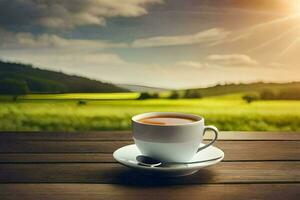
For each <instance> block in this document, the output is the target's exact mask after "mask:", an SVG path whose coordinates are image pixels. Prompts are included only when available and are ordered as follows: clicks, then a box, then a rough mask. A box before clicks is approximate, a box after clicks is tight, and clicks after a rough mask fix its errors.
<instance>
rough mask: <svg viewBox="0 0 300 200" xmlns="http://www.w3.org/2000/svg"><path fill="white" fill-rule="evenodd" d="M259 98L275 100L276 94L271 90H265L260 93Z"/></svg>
mask: <svg viewBox="0 0 300 200" xmlns="http://www.w3.org/2000/svg"><path fill="white" fill-rule="evenodd" d="M260 98H261V99H263V100H272V99H276V94H275V92H274V91H273V90H270V89H265V90H263V91H262V92H261V93H260Z"/></svg>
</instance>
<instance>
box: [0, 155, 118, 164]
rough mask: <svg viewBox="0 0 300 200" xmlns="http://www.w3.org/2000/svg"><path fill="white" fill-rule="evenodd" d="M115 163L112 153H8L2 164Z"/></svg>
mask: <svg viewBox="0 0 300 200" xmlns="http://www.w3.org/2000/svg"><path fill="white" fill-rule="evenodd" d="M78 162H79V163H102V162H104V163H107V162H109V163H114V162H116V161H115V160H114V158H113V156H112V154H110V153H46V154H45V153H8V154H0V163H78Z"/></svg>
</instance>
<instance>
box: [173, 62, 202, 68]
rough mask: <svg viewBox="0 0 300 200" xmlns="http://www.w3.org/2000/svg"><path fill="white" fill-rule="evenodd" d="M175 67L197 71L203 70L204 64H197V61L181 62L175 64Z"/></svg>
mask: <svg viewBox="0 0 300 200" xmlns="http://www.w3.org/2000/svg"><path fill="white" fill-rule="evenodd" d="M175 66H177V67H183V68H184V67H189V68H196V69H201V68H203V67H204V66H203V64H202V63H200V62H195V61H179V62H176V63H175Z"/></svg>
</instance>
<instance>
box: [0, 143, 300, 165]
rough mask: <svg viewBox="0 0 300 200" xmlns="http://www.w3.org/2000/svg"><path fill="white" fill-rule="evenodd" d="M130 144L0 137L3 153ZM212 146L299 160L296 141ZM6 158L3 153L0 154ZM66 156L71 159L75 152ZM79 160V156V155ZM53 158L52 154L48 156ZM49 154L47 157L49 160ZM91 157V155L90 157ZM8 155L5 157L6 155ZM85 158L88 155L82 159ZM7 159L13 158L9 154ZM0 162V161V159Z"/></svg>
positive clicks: (231, 153) (230, 153)
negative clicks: (4, 138) (22, 139)
mask: <svg viewBox="0 0 300 200" xmlns="http://www.w3.org/2000/svg"><path fill="white" fill-rule="evenodd" d="M127 144H130V142H127V141H116V142H102V141H94V142H92V141H84V142H80V141H5V142H4V141H1V142H0V152H1V154H3V153H5V154H7V153H22V154H24V153H50V154H51V153H64V154H67V153H71V154H74V153H78V154H79V153H109V154H111V153H112V152H113V151H115V150H116V149H118V148H120V147H122V146H125V145H127ZM216 146H217V147H219V148H221V149H222V150H223V151H224V152H225V157H226V160H300V141H256V142H252V141H218V142H217V143H216ZM1 154H0V158H1V156H2V158H3V159H4V160H7V158H5V157H7V155H4V157H3V155H1ZM65 157H66V159H69V160H70V159H75V160H76V158H75V157H76V156H75V157H72V155H70V158H68V156H65ZM80 157H81V158H79V159H80V160H82V158H83V156H80ZM52 158H53V156H52ZM52 158H49V159H50V160H53V159H52ZM77 158H78V156H77ZM90 158H91V159H92V160H94V158H93V157H92V156H91V157H90ZM8 159H9V158H8ZM33 159H34V157H33ZM86 159H88V155H87V156H86V158H84V160H86ZM10 160H13V157H11V159H10ZM0 162H1V161H0Z"/></svg>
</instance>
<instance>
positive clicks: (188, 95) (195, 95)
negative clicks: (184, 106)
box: [183, 90, 202, 99]
mask: <svg viewBox="0 0 300 200" xmlns="http://www.w3.org/2000/svg"><path fill="white" fill-rule="evenodd" d="M183 98H185V99H200V98H202V95H201V93H200V92H199V91H197V90H186V91H185V93H184V96H183Z"/></svg>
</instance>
